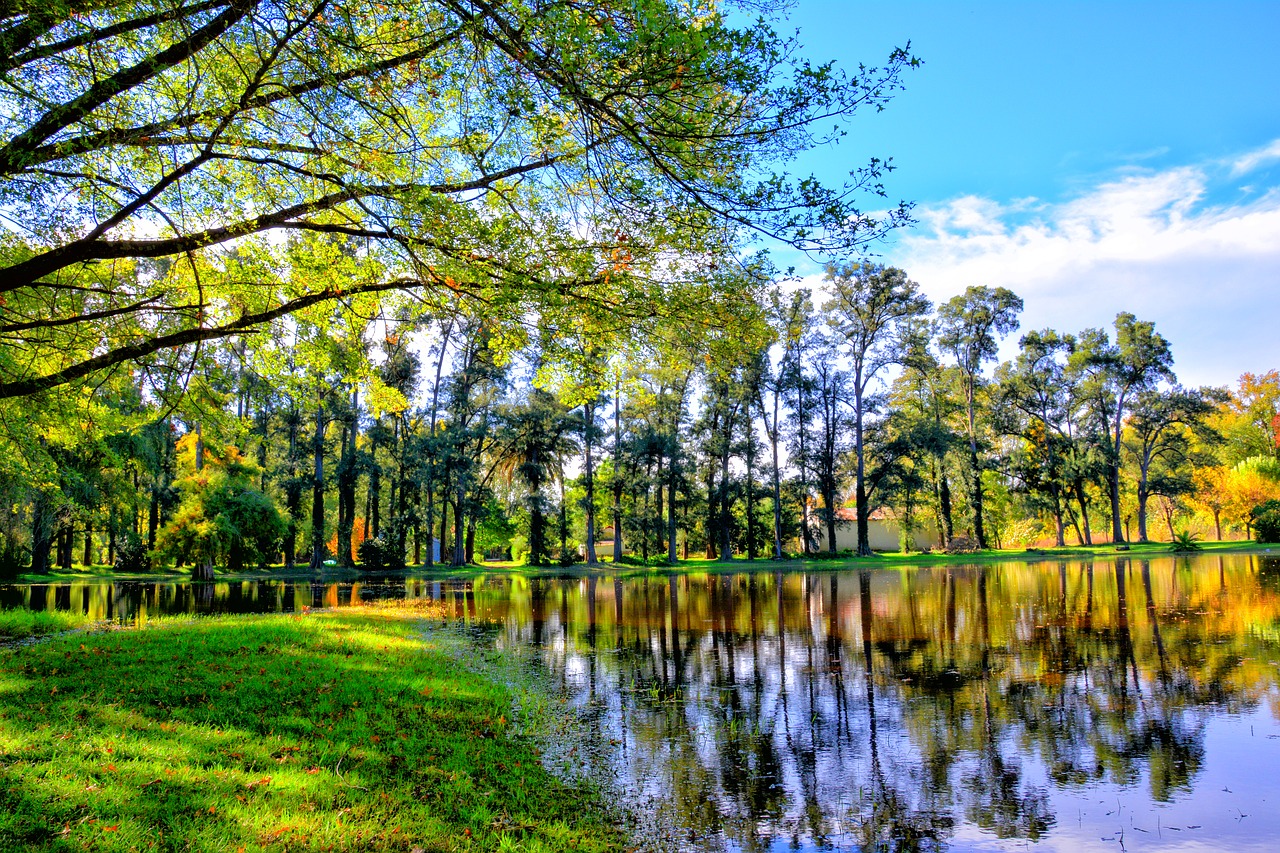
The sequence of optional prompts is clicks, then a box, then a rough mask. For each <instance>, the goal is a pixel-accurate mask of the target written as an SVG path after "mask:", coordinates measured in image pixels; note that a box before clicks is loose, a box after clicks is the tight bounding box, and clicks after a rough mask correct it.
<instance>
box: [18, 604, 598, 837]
mask: <svg viewBox="0 0 1280 853" xmlns="http://www.w3.org/2000/svg"><path fill="white" fill-rule="evenodd" d="M428 612H429V611H428V610H426V609H425V608H423V607H417V608H413V607H405V606H403V605H401V606H379V607H368V608H355V609H351V610H343V611H340V612H324V613H312V614H305V615H302V614H300V615H295V616H254V617H215V618H207V619H198V620H167V621H165V622H162V623H160V625H159V627H153V628H149V629H146V630H138V631H116V632H111V633H106V634H92V635H72V636H67V637H58V638H54V639H52V640H49V641H47V642H44V643H40V644H36V645H30V646H26V647H21V648H14V649H9V650H5V651H3V652H0V850H5V851H7V850H61V849H72V848H89V849H96V850H134V849H137V850H169V849H193V850H231V851H235V850H240V849H243V850H246V851H250V850H266V849H271V850H277V849H283V848H284V847H287V848H288V849H305V850H400V851H406V853H407V851H411V850H413V849H415V848H420V849H421V850H423V851H434V850H439V851H443V850H463V851H465V850H498V849H514V850H530V851H538V850H546V851H550V850H565V849H578V850H608V849H615V848H616V847H617V845H618V843H619V838H618V836H617V834H616V832H615V831H614V830H613V829H612V828H611V827H610V826H609V825H608V822H607V821H606V820H605V819H604V818H603V817H602V812H601V811H600V809H599V808H597V807H596V806H595V804H594V803H593V802H591V801H590V800H589V799H587V800H584V798H583V797H582V795H580V794H579V793H577V792H575V791H573V790H572V789H570V788H567V787H565V786H564V785H563V784H561V783H559V782H558V781H556V780H555V779H554V778H553V777H551V776H550V775H549V774H548V773H547V772H546V771H545V770H543V768H542V765H541V764H540V762H539V759H538V756H537V754H536V750H535V748H534V746H533V745H532V744H530V743H529V742H527V741H524V740H519V739H513V738H512V737H511V736H510V732H509V730H508V729H509V725H510V722H509V719H508V715H509V714H510V703H511V697H510V695H509V694H508V692H507V690H506V689H505V688H503V687H501V686H498V685H496V684H495V683H493V682H491V681H488V680H486V679H485V678H483V677H482V676H480V675H477V674H474V673H471V672H468V671H466V670H465V669H464V668H463V667H461V666H460V665H459V663H458V660H457V655H456V652H457V648H456V642H457V641H455V640H452V639H451V638H449V637H447V636H440V637H437V638H436V639H435V641H434V642H433V643H432V646H433V647H431V648H424V644H423V643H422V642H421V640H420V638H419V637H418V635H417V625H418V624H419V623H418V621H417V619H416V618H415V617H416V616H419V615H425V614H426V613H428ZM504 845H505V846H504Z"/></svg>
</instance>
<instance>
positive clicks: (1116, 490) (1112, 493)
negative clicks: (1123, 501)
mask: <svg viewBox="0 0 1280 853" xmlns="http://www.w3.org/2000/svg"><path fill="white" fill-rule="evenodd" d="M1109 468H1110V470H1109V471H1108V472H1107V496H1108V497H1109V498H1110V499H1111V541H1112V542H1113V543H1115V544H1117V545H1118V544H1120V543H1122V542H1124V541H1125V539H1126V538H1127V537H1126V536H1125V534H1124V529H1123V528H1122V527H1121V519H1120V466H1119V465H1111V466H1109Z"/></svg>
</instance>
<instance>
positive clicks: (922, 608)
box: [466, 557, 1280, 851]
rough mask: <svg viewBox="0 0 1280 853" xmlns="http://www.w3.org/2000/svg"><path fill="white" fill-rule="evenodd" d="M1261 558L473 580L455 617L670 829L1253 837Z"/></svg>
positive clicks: (763, 836)
mask: <svg viewBox="0 0 1280 853" xmlns="http://www.w3.org/2000/svg"><path fill="white" fill-rule="evenodd" d="M1278 569H1280V567H1277V566H1276V565H1274V561H1270V560H1268V559H1261V560H1259V559H1257V558H1250V557H1236V558H1232V557H1227V558H1221V559H1218V558H1201V559H1198V560H1187V559H1174V558H1167V559H1158V560H1150V561H1138V560H1133V561H1129V560H1120V561H1116V562H1097V563H1061V564H1056V565H1053V564H1050V565H1034V566H1010V565H1003V566H992V567H985V568H979V567H971V568H950V569H947V568H933V569H918V570H908V571H902V572H898V571H894V572H861V573H858V574H829V575H816V574H815V575H804V574H773V573H761V574H746V573H743V574H736V575H716V576H697V575H692V576H673V577H666V578H647V579H637V580H627V581H623V580H618V579H601V580H596V579H591V578H587V579H582V578H566V579H554V578H550V579H548V578H531V579H523V578H515V579H512V578H495V579H489V580H486V581H484V582H480V583H477V585H476V588H475V591H474V595H475V602H474V605H470V604H469V608H471V607H473V610H472V609H469V610H468V612H467V617H466V618H468V619H475V620H477V621H487V622H492V623H495V624H497V625H499V626H500V630H499V634H498V637H499V639H498V642H499V643H500V644H501V645H503V646H506V647H509V648H522V649H526V650H528V653H530V654H532V655H534V656H535V657H536V658H537V659H538V660H539V661H541V662H542V664H543V665H545V666H546V667H547V668H548V669H549V671H550V672H551V673H553V674H555V675H556V677H558V678H559V679H560V680H561V683H562V684H563V685H564V688H565V690H566V691H567V693H568V695H569V696H570V697H571V700H572V701H573V702H574V703H575V705H576V706H577V707H578V709H579V710H580V712H581V713H582V715H583V717H584V719H586V720H587V721H588V723H589V725H590V727H591V729H592V732H593V738H594V739H595V741H597V743H598V744H599V745H600V747H601V748H602V749H603V750H604V753H605V755H606V756H607V759H608V760H609V761H611V762H612V763H613V766H614V769H615V770H616V772H617V774H619V776H620V777H621V778H622V780H623V784H624V786H625V787H626V788H627V789H628V790H629V791H630V792H631V793H632V795H633V796H634V797H637V798H641V799H642V801H647V802H648V803H649V804H651V807H647V808H649V809H650V810H651V811H652V812H655V813H658V814H660V815H661V823H664V824H665V825H668V826H671V827H674V828H675V830H676V833H677V838H676V841H675V842H674V843H673V846H674V847H676V848H679V849H700V850H742V851H771V850H827V849H851V850H922V849H979V848H983V849H985V848H991V849H1003V848H1012V847H1020V846H1025V845H1026V844H1028V843H1036V844H1037V846H1043V847H1045V848H1050V849H1073V850H1074V849H1088V848H1095V849H1105V850H1118V849H1121V847H1122V846H1126V845H1127V848H1128V849H1137V848H1138V847H1142V848H1143V849H1150V848H1152V847H1161V846H1166V847H1172V846H1177V845H1179V844H1182V843H1186V842H1188V841H1192V840H1194V841H1196V842H1198V843H1200V844H1202V845H1208V846H1210V847H1221V846H1225V845H1226V844H1227V843H1230V845H1231V846H1233V847H1237V848H1240V849H1249V847H1250V846H1251V845H1252V846H1255V847H1256V848H1257V849H1271V848H1272V845H1273V844H1274V841H1273V840H1272V839H1273V833H1274V831H1275V830H1276V829H1277V828H1280V827H1278V826H1277V820H1276V819H1275V818H1273V817H1271V816H1270V815H1271V812H1272V810H1271V809H1269V808H1268V807H1267V805H1266V803H1265V802H1264V800H1266V799H1267V798H1268V797H1270V798H1271V799H1272V801H1273V802H1274V798H1275V796H1277V795H1280V786H1278V785H1277V784H1276V783H1275V782H1274V781H1272V779H1273V776H1274V773H1273V771H1272V768H1273V767H1274V766H1275V761H1276V759H1277V758H1280V748H1278V747H1277V741H1276V739H1277V738H1280V726H1277V723H1276V715H1275V713H1274V711H1273V709H1274V707H1276V700H1277V698H1280V697H1278V696H1277V691H1276V676H1275V667H1276V665H1277V664H1280V650H1278V649H1277V647H1276V645H1275V643H1276V640H1277V639H1280V622H1278V621H1277V620H1278V619H1280V591H1278V590H1277V585H1276V584H1274V583H1273V582H1272V581H1271V580H1270V578H1272V577H1280V571H1278ZM1211 747H1212V748H1211ZM1241 814H1246V815H1248V818H1247V819H1241V817H1240V815H1241ZM1135 839H1137V840H1135ZM1228 840H1229V841H1228Z"/></svg>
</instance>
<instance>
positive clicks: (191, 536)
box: [156, 435, 285, 571]
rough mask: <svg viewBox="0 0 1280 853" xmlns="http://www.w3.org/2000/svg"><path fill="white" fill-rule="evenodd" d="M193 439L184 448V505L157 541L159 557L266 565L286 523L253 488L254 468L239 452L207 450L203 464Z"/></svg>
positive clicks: (180, 486)
mask: <svg viewBox="0 0 1280 853" xmlns="http://www.w3.org/2000/svg"><path fill="white" fill-rule="evenodd" d="M195 439H196V437H195V436H193V435H189V436H187V437H185V438H184V439H183V441H182V442H181V443H180V448H179V449H180V454H181V457H182V465H183V466H184V467H185V468H186V469H187V471H188V473H187V475H186V476H185V477H183V478H182V479H181V480H179V482H178V489H179V491H180V492H181V494H182V502H181V503H180V504H179V506H178V509H177V512H176V513H175V514H174V516H173V518H172V519H171V520H170V521H169V523H168V524H166V525H165V526H164V528H163V529H162V530H161V531H160V533H159V535H158V537H157V538H156V553H157V554H158V555H159V556H161V557H168V558H176V559H178V560H181V561H183V562H187V563H191V564H193V565H194V564H197V563H199V562H202V561H203V562H207V563H214V564H219V565H225V566H226V567H227V568H228V569H230V570H232V571H235V570H238V569H240V568H241V567H242V566H244V565H246V564H247V563H255V564H259V565H266V564H268V563H270V562H272V561H273V560H274V559H275V557H276V555H277V554H278V553H279V546H280V541H281V539H282V537H283V536H284V533H285V523H284V519H283V518H282V517H281V515H280V513H279V511H278V510H277V509H276V507H275V504H274V503H273V502H272V500H271V498H270V497H268V496H267V495H265V494H263V493H262V492H260V491H258V490H257V489H255V488H253V477H254V476H255V475H256V474H257V473H258V471H257V468H256V466H254V465H253V464H252V463H250V462H248V461H247V460H245V459H244V458H243V456H241V454H240V452H239V450H237V449H236V448H235V447H230V446H228V447H226V448H224V449H223V450H222V451H221V452H220V453H219V452H216V451H215V449H214V448H212V447H210V448H206V449H205V451H204V452H205V454H207V455H206V456H205V459H204V460H201V459H200V450H199V448H197V446H196V440H195Z"/></svg>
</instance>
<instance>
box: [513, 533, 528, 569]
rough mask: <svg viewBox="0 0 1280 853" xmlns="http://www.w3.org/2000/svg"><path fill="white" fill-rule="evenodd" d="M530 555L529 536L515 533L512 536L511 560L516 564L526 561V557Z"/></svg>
mask: <svg viewBox="0 0 1280 853" xmlns="http://www.w3.org/2000/svg"><path fill="white" fill-rule="evenodd" d="M528 555H529V538H528V537H527V536H525V535H524V534H522V533H516V534H513V535H512V537H511V560H512V562H514V563H516V564H521V563H523V562H524V560H525V557H527V556H528Z"/></svg>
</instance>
